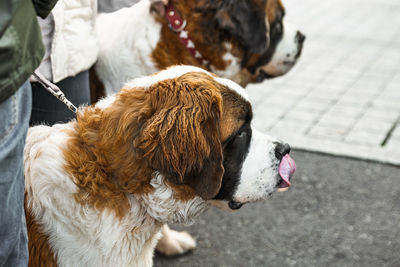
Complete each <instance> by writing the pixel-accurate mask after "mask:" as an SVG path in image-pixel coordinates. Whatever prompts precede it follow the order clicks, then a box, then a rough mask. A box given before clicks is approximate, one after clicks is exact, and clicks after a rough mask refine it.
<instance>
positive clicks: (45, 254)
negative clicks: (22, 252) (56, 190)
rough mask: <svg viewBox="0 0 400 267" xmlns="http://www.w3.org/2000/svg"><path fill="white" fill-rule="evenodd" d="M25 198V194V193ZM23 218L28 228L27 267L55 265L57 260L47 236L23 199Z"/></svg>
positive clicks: (52, 266) (53, 266)
mask: <svg viewBox="0 0 400 267" xmlns="http://www.w3.org/2000/svg"><path fill="white" fill-rule="evenodd" d="M25 199H26V194H25ZM25 218H26V227H27V230H28V249H29V264H28V266H29V267H41V266H46V267H56V266H57V260H56V256H55V255H54V253H53V251H52V250H51V248H50V245H49V237H48V235H46V234H45V233H44V232H43V231H42V229H41V227H40V225H39V224H38V223H37V222H36V221H35V219H34V218H33V216H32V214H31V212H30V208H29V207H28V205H27V204H26V200H25Z"/></svg>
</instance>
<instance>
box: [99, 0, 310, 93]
mask: <svg viewBox="0 0 400 267" xmlns="http://www.w3.org/2000/svg"><path fill="white" fill-rule="evenodd" d="M165 2H168V1H166V0H163V1H161V0H141V1H140V2H139V3H137V4H135V5H133V6H132V7H130V8H124V9H120V10H118V11H116V12H113V13H104V14H100V15H99V16H98V18H97V25H96V34H97V38H98V42H99V47H100V52H99V56H98V60H97V63H96V65H95V72H96V74H97V75H96V76H97V77H98V79H99V80H100V81H101V83H103V84H104V86H105V95H109V94H112V93H115V92H116V90H117V89H118V88H121V87H122V86H123V84H125V83H126V81H129V80H131V79H133V78H137V77H140V76H144V75H150V74H152V73H154V72H156V71H159V70H162V69H165V68H166V67H169V66H172V65H178V64H185V65H193V66H198V67H201V68H203V69H206V70H208V71H210V72H213V73H215V74H217V75H219V76H221V77H224V78H228V79H231V80H233V81H235V82H237V83H239V84H240V85H242V86H246V85H247V84H248V83H253V82H261V81H263V80H264V79H265V78H273V77H276V76H280V75H283V74H285V73H287V72H288V71H289V70H290V69H291V68H292V67H293V66H294V65H295V63H296V61H297V59H298V58H299V56H300V54H301V50H302V47H303V42H304V39H305V36H304V35H303V34H302V33H301V32H300V31H298V30H297V29H295V28H294V27H292V26H290V25H289V24H287V23H286V22H284V20H283V18H284V15H285V10H284V7H283V5H282V3H281V1H280V0H247V1H243V0H179V1H178V0H170V1H169V2H168V4H167V5H165ZM101 94H102V92H95V97H94V99H96V98H98V95H101ZM103 94H104V93H103ZM96 95H97V96H96Z"/></svg>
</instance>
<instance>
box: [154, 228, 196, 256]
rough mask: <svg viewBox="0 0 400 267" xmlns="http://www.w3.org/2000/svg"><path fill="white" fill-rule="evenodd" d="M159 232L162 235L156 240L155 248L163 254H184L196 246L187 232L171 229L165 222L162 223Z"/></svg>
mask: <svg viewBox="0 0 400 267" xmlns="http://www.w3.org/2000/svg"><path fill="white" fill-rule="evenodd" d="M161 233H162V235H163V237H162V238H161V239H160V241H158V244H157V250H158V251H160V252H161V253H163V254H165V255H168V256H171V255H179V254H184V253H185V252H187V251H189V250H192V249H194V248H196V241H195V240H194V239H193V237H191V236H190V235H189V234H188V233H187V232H177V231H174V230H171V229H170V228H169V227H168V225H167V224H164V225H163V227H162V230H161Z"/></svg>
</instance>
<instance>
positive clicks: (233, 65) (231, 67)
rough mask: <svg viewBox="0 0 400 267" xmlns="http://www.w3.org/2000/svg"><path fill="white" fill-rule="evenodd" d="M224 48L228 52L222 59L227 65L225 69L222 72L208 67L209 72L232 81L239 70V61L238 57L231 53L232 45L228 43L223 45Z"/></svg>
mask: <svg viewBox="0 0 400 267" xmlns="http://www.w3.org/2000/svg"><path fill="white" fill-rule="evenodd" d="M225 48H226V49H227V50H228V51H227V52H226V53H225V54H224V55H223V57H222V59H223V60H224V61H225V62H227V63H229V64H228V66H227V67H226V69H224V70H219V69H217V68H215V67H214V66H212V65H211V66H210V70H211V71H212V72H213V73H215V74H217V75H218V76H221V77H225V78H228V79H233V78H234V77H235V76H236V75H237V74H238V73H239V72H240V69H241V66H240V64H241V59H240V58H238V57H235V56H234V55H232V53H231V49H232V45H231V44H230V43H225Z"/></svg>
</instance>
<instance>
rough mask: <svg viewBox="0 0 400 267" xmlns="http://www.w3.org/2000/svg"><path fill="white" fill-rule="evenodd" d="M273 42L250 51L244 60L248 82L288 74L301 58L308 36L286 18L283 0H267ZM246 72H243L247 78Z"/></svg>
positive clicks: (271, 40)
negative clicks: (257, 50) (252, 51)
mask: <svg viewBox="0 0 400 267" xmlns="http://www.w3.org/2000/svg"><path fill="white" fill-rule="evenodd" d="M267 13H268V20H269V24H270V32H269V35H270V44H269V47H268V49H267V51H265V52H264V53H261V54H255V53H251V52H250V53H248V54H247V55H246V59H245V63H244V65H245V66H246V69H247V71H248V72H249V76H248V77H247V78H244V79H248V81H249V82H262V81H263V80H264V79H270V78H274V77H278V76H281V75H284V74H286V73H287V72H288V71H289V70H290V69H291V68H292V67H293V66H294V65H295V64H296V62H297V60H298V59H299V57H300V55H301V52H302V49H303V43H304V40H305V35H304V34H302V33H301V32H300V31H299V30H297V29H296V28H295V27H294V26H293V25H291V24H290V23H287V22H286V21H284V17H285V9H284V7H283V5H282V3H281V1H280V0H278V1H274V0H270V1H268V5H267ZM245 76H246V75H244V77H245Z"/></svg>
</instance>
